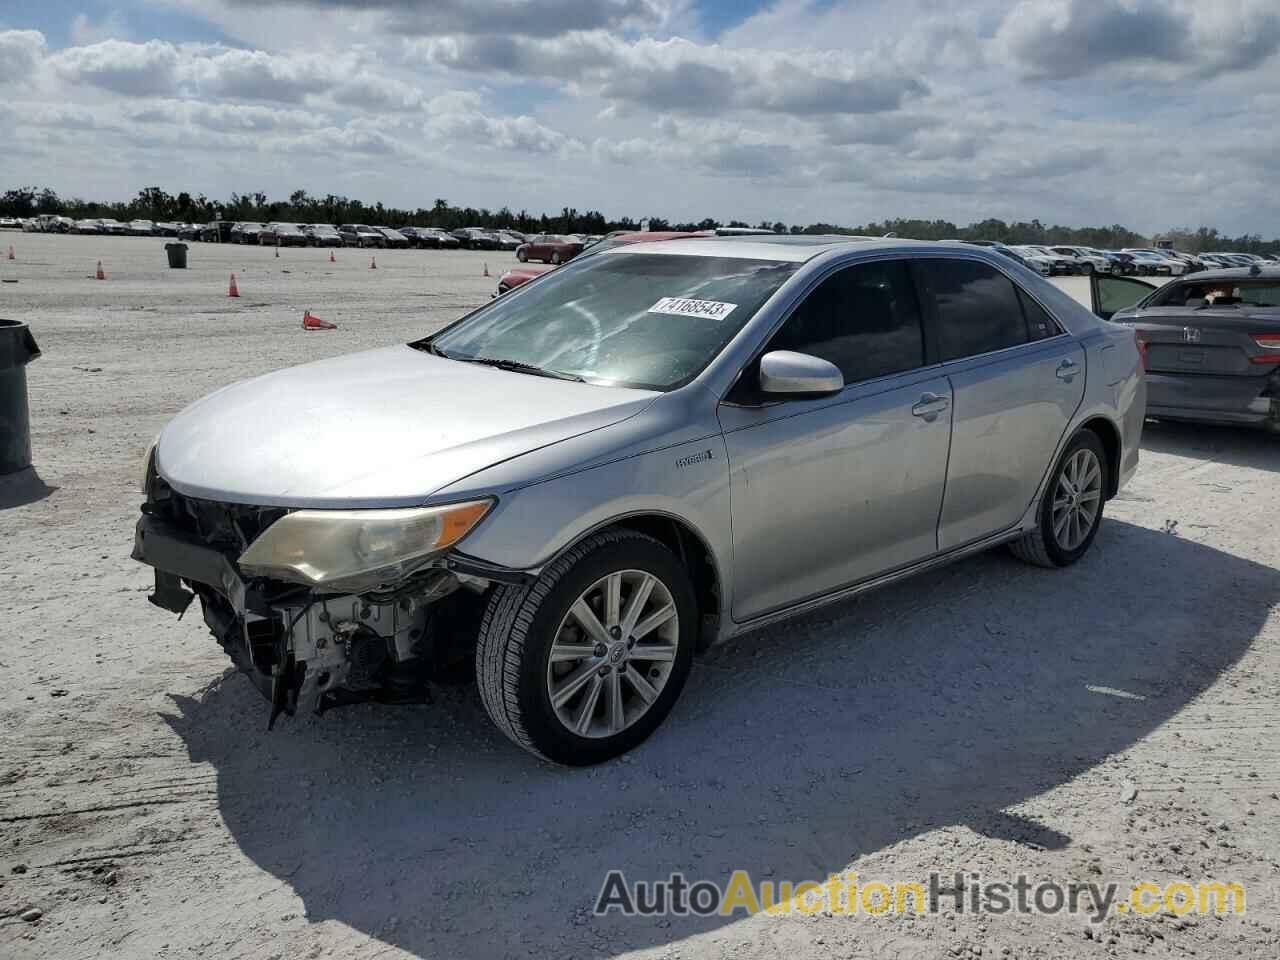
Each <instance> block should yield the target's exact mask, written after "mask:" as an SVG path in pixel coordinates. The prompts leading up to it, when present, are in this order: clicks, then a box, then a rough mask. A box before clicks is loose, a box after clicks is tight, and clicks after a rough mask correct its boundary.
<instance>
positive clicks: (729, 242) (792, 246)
mask: <svg viewBox="0 0 1280 960" xmlns="http://www.w3.org/2000/svg"><path fill="white" fill-rule="evenodd" d="M938 246H940V245H939V244H935V243H932V242H931V241H928V240H898V239H896V238H892V237H890V238H884V237H846V236H806V235H797V236H792V235H785V234H778V235H777V236H772V237H771V236H764V235H755V236H739V237H694V238H691V239H688V240H665V241H663V242H661V243H632V244H628V245H627V246H624V247H616V248H615V249H613V250H607V251H605V253H606V254H608V255H613V254H632V253H662V254H668V255H674V256H699V257H736V258H738V259H740V260H783V261H787V262H790V263H804V262H805V261H806V260H812V259H813V258H814V257H816V256H818V255H819V254H823V253H826V252H827V251H829V250H838V249H842V248H844V249H854V248H856V249H858V250H898V251H903V250H908V249H912V248H914V249H937V247H938ZM949 249H955V248H954V247H949Z"/></svg>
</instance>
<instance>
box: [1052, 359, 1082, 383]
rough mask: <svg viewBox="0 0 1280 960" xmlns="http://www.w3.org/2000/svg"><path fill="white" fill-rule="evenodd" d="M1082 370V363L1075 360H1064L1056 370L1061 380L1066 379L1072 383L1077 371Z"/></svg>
mask: <svg viewBox="0 0 1280 960" xmlns="http://www.w3.org/2000/svg"><path fill="white" fill-rule="evenodd" d="M1079 372H1080V364H1078V363H1076V362H1075V361H1074V360H1063V361H1062V362H1061V363H1060V364H1058V369H1057V370H1056V371H1054V373H1055V374H1056V375H1057V377H1058V379H1059V380H1065V381H1066V382H1067V383H1070V382H1071V381H1072V380H1074V379H1075V376H1076V374H1077V373H1079Z"/></svg>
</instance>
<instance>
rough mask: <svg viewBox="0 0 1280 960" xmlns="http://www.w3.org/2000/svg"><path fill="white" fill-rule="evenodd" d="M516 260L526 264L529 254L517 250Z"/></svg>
mask: <svg viewBox="0 0 1280 960" xmlns="http://www.w3.org/2000/svg"><path fill="white" fill-rule="evenodd" d="M516 259H517V260H519V261H520V262H521V263H527V262H528V260H529V254H527V253H525V252H524V251H523V250H517V251H516Z"/></svg>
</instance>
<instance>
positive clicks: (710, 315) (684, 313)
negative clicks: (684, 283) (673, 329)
mask: <svg viewBox="0 0 1280 960" xmlns="http://www.w3.org/2000/svg"><path fill="white" fill-rule="evenodd" d="M737 306H738V305H737V304H736V303H721V302H720V301H719V300H690V299H687V298H685V297H663V298H662V299H661V300H659V301H658V302H657V303H655V304H654V305H653V306H652V307H650V308H649V313H669V314H672V315H673V316H677V317H706V318H707V319H708V320H723V319H724V318H725V317H727V316H728V315H729V314H731V313H733V311H734V308H735V307H737Z"/></svg>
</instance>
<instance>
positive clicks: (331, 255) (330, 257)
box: [329, 250, 338, 263]
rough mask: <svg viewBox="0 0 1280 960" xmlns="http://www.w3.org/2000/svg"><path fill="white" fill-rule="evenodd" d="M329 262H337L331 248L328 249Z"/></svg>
mask: <svg viewBox="0 0 1280 960" xmlns="http://www.w3.org/2000/svg"><path fill="white" fill-rule="evenodd" d="M329 262H330V263H337V262H338V261H337V260H336V259H334V256H333V251H332V250H330V251H329Z"/></svg>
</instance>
